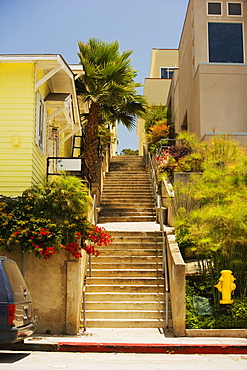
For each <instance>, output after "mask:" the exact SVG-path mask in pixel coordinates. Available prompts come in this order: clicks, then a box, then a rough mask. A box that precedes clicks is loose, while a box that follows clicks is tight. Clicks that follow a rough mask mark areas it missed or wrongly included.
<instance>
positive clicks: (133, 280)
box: [87, 275, 164, 286]
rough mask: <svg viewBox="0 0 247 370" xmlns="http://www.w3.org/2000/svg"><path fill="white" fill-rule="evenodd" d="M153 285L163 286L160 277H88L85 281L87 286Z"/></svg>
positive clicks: (162, 280)
mask: <svg viewBox="0 0 247 370" xmlns="http://www.w3.org/2000/svg"><path fill="white" fill-rule="evenodd" d="M92 284H93V285H110V286H113V285H121V286H127V285H140V286H146V285H153V286H160V285H164V279H162V278H161V277H141V278H140V277H134V276H132V277H129V276H127V277H125V276H119V275H118V276H115V277H109V276H107V277H104V276H101V277H90V278H88V279H87V285H92Z"/></svg>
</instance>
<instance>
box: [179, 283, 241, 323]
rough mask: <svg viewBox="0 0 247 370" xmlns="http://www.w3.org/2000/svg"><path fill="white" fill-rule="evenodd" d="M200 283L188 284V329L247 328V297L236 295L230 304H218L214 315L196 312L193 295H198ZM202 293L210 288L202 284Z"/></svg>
mask: <svg viewBox="0 0 247 370" xmlns="http://www.w3.org/2000/svg"><path fill="white" fill-rule="evenodd" d="M198 287H199V285H197V284H194V283H191V282H188V281H187V285H186V327H187V329H247V297H241V298H239V297H236V298H235V299H234V302H233V303H232V304H230V305H219V304H218V305H217V306H215V307H214V313H213V315H209V316H202V315H199V314H198V313H197V312H196V309H195V308H194V305H193V296H194V295H198ZM201 287H202V289H201V293H202V294H205V291H207V289H208V285H207V283H206V284H205V285H203V284H201Z"/></svg>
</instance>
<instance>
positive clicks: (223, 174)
mask: <svg viewBox="0 0 247 370" xmlns="http://www.w3.org/2000/svg"><path fill="white" fill-rule="evenodd" d="M203 148H204V153H203V162H202V168H203V172H202V173H201V174H197V175H191V181H190V182H189V183H188V184H182V183H178V184H177V186H176V188H175V194H179V198H178V199H180V200H183V202H180V203H179V202H178V199H176V195H175V201H174V202H173V209H174V213H175V233H176V237H177V239H178V241H179V243H181V244H183V243H184V244H186V253H187V255H191V256H193V257H196V258H197V259H198V263H199V265H200V266H201V268H202V273H203V274H204V275H205V274H206V273H211V274H213V272H214V273H216V274H218V275H219V274H220V271H221V270H223V269H230V270H232V271H233V275H234V276H235V277H236V279H237V282H239V283H238V290H237V293H238V294H239V295H240V296H245V295H246V292H247V263H246V256H247V243H246V240H247V218H246V215H247V202H246V194H247V154H246V150H245V149H243V148H241V147H240V146H239V145H238V144H237V143H235V142H234V141H231V140H230V139H228V138H221V137H216V138H214V139H213V140H212V141H211V142H209V143H207V144H206V145H204V146H203Z"/></svg>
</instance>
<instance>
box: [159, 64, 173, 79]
mask: <svg viewBox="0 0 247 370" xmlns="http://www.w3.org/2000/svg"><path fill="white" fill-rule="evenodd" d="M173 72H174V68H170V67H166V68H161V70H160V77H161V78H166V79H172V76H173Z"/></svg>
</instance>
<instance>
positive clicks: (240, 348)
mask: <svg viewBox="0 0 247 370" xmlns="http://www.w3.org/2000/svg"><path fill="white" fill-rule="evenodd" d="M0 350H13V351H15V350H17V351H41V352H42V351H45V352H108V353H166V354H239V355H247V344H246V345H242V344H155V343H151V344H149V343H90V342H88V343H81V342H58V343H33V344H29V343H27V344H26V343H25V344H23V343H16V344H11V345H1V346H0Z"/></svg>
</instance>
